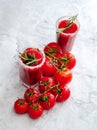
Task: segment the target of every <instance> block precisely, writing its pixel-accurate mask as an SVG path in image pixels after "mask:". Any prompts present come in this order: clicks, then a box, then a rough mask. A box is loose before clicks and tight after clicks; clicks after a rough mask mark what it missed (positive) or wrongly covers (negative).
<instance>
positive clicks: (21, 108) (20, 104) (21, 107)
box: [14, 99, 28, 114]
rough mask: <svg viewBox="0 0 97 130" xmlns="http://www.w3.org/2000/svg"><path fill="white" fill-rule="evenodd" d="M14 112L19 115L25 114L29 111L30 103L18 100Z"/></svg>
mask: <svg viewBox="0 0 97 130" xmlns="http://www.w3.org/2000/svg"><path fill="white" fill-rule="evenodd" d="M14 110H15V112H16V113H18V114H23V113H25V112H27V110H28V103H27V102H26V101H25V100H24V99H17V100H16V101H15V103H14Z"/></svg>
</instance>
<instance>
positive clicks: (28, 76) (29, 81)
mask: <svg viewBox="0 0 97 130" xmlns="http://www.w3.org/2000/svg"><path fill="white" fill-rule="evenodd" d="M22 52H23V51H22ZM40 52H41V53H42V55H43V59H42V62H41V63H40V64H38V65H35V66H28V65H26V64H24V63H23V62H22V60H21V58H19V77H20V81H21V82H22V84H23V85H24V86H26V87H34V86H35V85H36V84H37V83H38V82H39V80H40V79H41V76H42V71H41V68H42V65H43V64H44V62H45V55H44V53H43V52H42V51H40Z"/></svg>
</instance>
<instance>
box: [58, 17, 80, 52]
mask: <svg viewBox="0 0 97 130" xmlns="http://www.w3.org/2000/svg"><path fill="white" fill-rule="evenodd" d="M67 24H68V20H63V19H62V20H59V21H58V23H57V29H60V28H66V26H67ZM78 30H79V23H78V21H77V20H76V21H75V22H74V23H73V24H72V26H70V28H68V29H67V30H65V31H63V32H61V33H57V43H58V44H59V45H60V47H61V49H62V51H63V52H69V51H71V49H72V47H73V44H74V41H75V38H76V35H77V32H78Z"/></svg>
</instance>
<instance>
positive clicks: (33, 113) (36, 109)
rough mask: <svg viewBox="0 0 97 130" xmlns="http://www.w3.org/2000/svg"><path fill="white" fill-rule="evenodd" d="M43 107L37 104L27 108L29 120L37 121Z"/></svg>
mask: <svg viewBox="0 0 97 130" xmlns="http://www.w3.org/2000/svg"><path fill="white" fill-rule="evenodd" d="M43 111H44V110H43V107H42V106H41V105H40V104H38V103H33V104H31V105H30V106H29V108H28V114H29V116H30V117H31V118H33V119H37V118H39V117H40V116H41V115H42V114H43Z"/></svg>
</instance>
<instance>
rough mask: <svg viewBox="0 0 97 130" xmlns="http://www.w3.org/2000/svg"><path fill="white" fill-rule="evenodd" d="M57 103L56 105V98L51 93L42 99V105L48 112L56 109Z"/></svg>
mask: <svg viewBox="0 0 97 130" xmlns="http://www.w3.org/2000/svg"><path fill="white" fill-rule="evenodd" d="M55 103H56V99H55V96H54V95H53V94H52V93H50V92H47V93H46V94H44V95H43V96H42V97H41V98H40V104H41V106H42V107H43V108H44V109H46V110H49V109H51V108H52V107H54V105H55Z"/></svg>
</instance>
